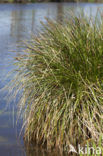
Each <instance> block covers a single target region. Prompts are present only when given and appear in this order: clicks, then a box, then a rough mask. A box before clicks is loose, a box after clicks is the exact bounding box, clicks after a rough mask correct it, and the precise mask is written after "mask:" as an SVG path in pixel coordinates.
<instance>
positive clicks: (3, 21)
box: [0, 3, 103, 156]
mask: <svg viewBox="0 0 103 156" xmlns="http://www.w3.org/2000/svg"><path fill="white" fill-rule="evenodd" d="M98 6H99V7H101V9H103V5H102V4H98V5H97V4H86V3H82V4H74V3H61V4H60V3H44V4H23V5H22V4H21V5H20V4H9V5H8V4H0V88H2V87H3V86H4V85H5V84H6V83H7V82H8V81H9V79H5V80H4V78H5V77H6V75H7V73H8V72H9V71H11V70H12V69H14V65H13V64H11V63H13V57H14V56H15V55H16V53H11V52H10V51H11V50H15V49H16V50H17V51H20V49H19V47H16V45H17V44H18V43H20V42H21V41H22V40H26V39H30V38H31V35H32V32H33V33H34V34H36V33H37V30H40V29H41V28H42V26H41V24H40V21H43V22H44V23H45V24H46V19H45V17H47V18H50V19H54V20H60V21H62V22H63V20H64V19H63V14H65V12H67V11H68V12H69V11H70V10H72V11H74V13H75V14H77V13H78V12H80V8H83V9H84V11H85V14H86V15H87V16H89V15H90V8H91V12H92V15H93V16H95V15H96V11H97V8H98ZM61 15H62V16H61ZM8 64H9V66H8ZM4 94H5V93H4V92H0V109H1V108H3V107H4V106H5V104H6V101H5V99H4V98H3V96H4ZM14 104H15V103H12V104H11V105H10V107H9V109H8V111H9V112H10V113H3V115H1V116H0V140H1V141H0V155H2V156H5V155H6V156H7V155H9V156H14V155H15V156H24V155H25V152H24V149H23V148H22V147H23V140H22V138H21V139H20V140H19V142H18V139H17V138H18V134H19V132H20V128H21V123H18V126H17V125H16V124H13V119H14V120H16V117H15V115H13V113H12V108H13V106H14ZM14 111H15V110H14ZM14 114H15V113H14ZM14 123H16V122H15V121H14ZM16 133H17V134H16ZM15 151H16V152H15ZM25 151H26V155H27V156H34V155H35V156H43V155H48V153H46V151H42V150H40V148H36V147H35V149H30V148H29V149H28V148H26V150H25ZM9 152H11V153H10V154H8V153H9ZM49 155H51V153H49ZM54 155H56V152H54V153H53V152H52V155H51V156H54Z"/></svg>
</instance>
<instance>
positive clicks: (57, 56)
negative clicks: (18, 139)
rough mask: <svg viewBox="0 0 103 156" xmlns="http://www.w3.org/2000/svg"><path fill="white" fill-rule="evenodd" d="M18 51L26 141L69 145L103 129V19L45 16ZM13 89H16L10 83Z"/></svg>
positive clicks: (95, 138) (17, 82)
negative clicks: (39, 28) (40, 27)
mask: <svg viewBox="0 0 103 156" xmlns="http://www.w3.org/2000/svg"><path fill="white" fill-rule="evenodd" d="M43 27H44V28H43V30H42V32H40V34H39V36H36V37H33V38H32V40H31V41H29V42H28V43H25V50H24V53H23V54H21V55H19V56H17V57H16V58H15V59H16V66H17V70H16V73H17V75H16V76H15V78H14V80H13V82H12V87H11V88H13V89H16V90H15V92H14V95H15V96H16V95H17V94H18V92H19V91H21V92H22V93H21V99H20V101H19V110H20V113H21V114H22V115H23V118H24V124H23V127H25V141H27V142H29V143H37V144H38V145H41V146H45V147H47V148H48V149H52V148H59V149H60V150H61V151H64V150H65V149H66V150H67V151H69V146H70V145H71V144H72V145H73V146H74V147H75V148H77V146H78V144H81V145H82V144H84V143H86V142H88V141H89V142H95V144H96V145H98V143H99V138H100V136H102V134H103V22H102V20H100V22H99V21H98V24H97V19H95V20H94V21H92V20H91V19H87V18H86V17H85V16H84V15H83V13H82V14H80V15H79V16H78V17H75V16H73V17H72V18H69V19H66V20H65V21H64V23H63V24H62V23H59V22H58V23H57V22H55V21H51V20H48V19H47V25H45V24H43ZM11 90H12V89H11Z"/></svg>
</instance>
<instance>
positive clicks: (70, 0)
mask: <svg viewBox="0 0 103 156" xmlns="http://www.w3.org/2000/svg"><path fill="white" fill-rule="evenodd" d="M48 1H49V2H103V0H0V2H1V3H3V2H4V3H7V2H8V3H27V2H31V3H32V2H33V3H34V2H48Z"/></svg>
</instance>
